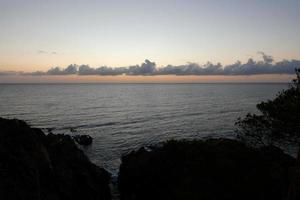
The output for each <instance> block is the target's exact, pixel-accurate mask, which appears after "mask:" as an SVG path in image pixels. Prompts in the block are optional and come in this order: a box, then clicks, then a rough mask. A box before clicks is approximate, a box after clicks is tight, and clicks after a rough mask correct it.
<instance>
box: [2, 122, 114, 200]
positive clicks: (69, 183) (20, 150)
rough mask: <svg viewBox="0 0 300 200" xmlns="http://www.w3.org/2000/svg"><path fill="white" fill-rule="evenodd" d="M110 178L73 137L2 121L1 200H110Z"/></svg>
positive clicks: (23, 124) (24, 124) (19, 123)
mask: <svg viewBox="0 0 300 200" xmlns="http://www.w3.org/2000/svg"><path fill="white" fill-rule="evenodd" d="M109 179H110V175H109V173H108V172H107V171H105V170H104V169H103V168H100V167H97V166H96V165H94V164H92V163H91V162H90V161H89V159H88V158H87V157H86V156H85V155H84V153H83V152H82V151H81V150H80V149H79V148H78V147H77V146H76V144H75V143H74V140H73V139H72V138H71V137H70V136H68V135H54V134H51V133H50V134H48V135H45V134H44V133H43V132H42V131H41V130H40V129H37V128H31V127H30V126H29V125H28V124H26V123H25V122H24V121H21V120H16V119H13V120H8V119H3V118H0V199H5V200H10V199H18V200H27V199H28V200H71V199H72V200H77V199H80V200H83V199H84V200H96V199H97V200H100V199H102V200H109V199H111V195H110V189H109Z"/></svg>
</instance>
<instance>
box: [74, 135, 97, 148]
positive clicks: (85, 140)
mask: <svg viewBox="0 0 300 200" xmlns="http://www.w3.org/2000/svg"><path fill="white" fill-rule="evenodd" d="M73 138H74V140H75V141H76V142H77V143H78V144H80V145H83V146H87V145H90V144H92V142H93V138H92V137H91V136H89V135H75V136H73Z"/></svg>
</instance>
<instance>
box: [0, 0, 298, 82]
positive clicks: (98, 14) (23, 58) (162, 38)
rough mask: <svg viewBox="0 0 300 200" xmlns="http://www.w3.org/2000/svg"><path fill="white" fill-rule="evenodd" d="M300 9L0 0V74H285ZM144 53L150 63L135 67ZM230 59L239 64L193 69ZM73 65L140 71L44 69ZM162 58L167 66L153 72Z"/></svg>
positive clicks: (270, 1) (15, 77)
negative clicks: (218, 68)
mask: <svg viewBox="0 0 300 200" xmlns="http://www.w3.org/2000/svg"><path fill="white" fill-rule="evenodd" d="M299 10H300V1H299V0H0V30H1V31H0V82H19V81H20V82H22V81H24V82H31V81H33V82H34V81H37V82H43V80H44V81H45V82H47V81H51V82H52V81H53V82H55V81H58V82H61V81H66V82H69V81H71V82H72V81H75V82H76V81H83V82H89V81H96V82H97V81H100V82H102V81H104V82H105V80H106V81H108V82H110V81H112V82H114V81H116V82H118V81H120V82H122V80H126V81H129V82H130V79H132V80H133V79H138V80H141V81H143V80H145V81H146V82H147V81H149V82H151V81H156V80H159V81H162V82H163V81H164V80H166V81H170V80H172V77H173V80H175V82H176V81H179V82H180V80H183V81H188V82H189V81H191V82H193V81H196V82H197V81H207V80H208V81H209V80H212V81H214V80H222V76H224V77H226V78H224V77H223V79H224V80H225V79H226V80H229V81H235V80H242V81H243V80H250V79H251V80H257V81H264V80H269V78H270V77H271V78H270V79H271V80H272V81H274V80H278V81H282V80H289V79H291V77H292V76H291V74H292V72H291V71H292V68H293V67H294V66H296V65H297V64H299V62H296V61H298V60H300V37H299V35H300V12H299ZM264 55H265V56H269V58H271V62H269V61H268V60H266V57H264ZM249 58H252V59H253V60H254V62H255V64H253V65H251V66H250V65H249ZM146 60H148V61H149V62H150V63H152V62H153V63H155V66H154V67H155V68H154V71H153V70H152V71H151V70H150V71H147V70H149V69H150V68H151V66H150V68H149V69H148V68H147V67H148V66H146V68H143V64H147V62H146ZM283 60H284V61H288V63H285V65H284V66H285V67H286V66H288V67H289V69H288V70H285V68H284V69H283V68H282V66H281V64H282V62H281V61H283ZM237 61H241V64H240V66H239V68H238V69H239V72H236V70H235V71H233V70H231V71H230V72H227V71H228V70H227V71H226V72H223V71H222V72H220V70H219V71H218V70H217V71H216V70H215V71H214V72H210V71H209V70H208V71H209V72H208V71H205V72H202V71H201V70H199V69H198V68H203V67H204V68H206V67H208V66H210V65H209V64H208V63H207V62H209V63H213V67H215V66H217V64H218V63H220V64H221V66H222V67H221V68H223V67H227V66H232V65H234V64H236V63H237ZM250 63H251V62H250ZM71 64H77V65H76V66H77V69H76V70H79V69H80V67H81V66H86V65H88V67H90V68H92V69H97V68H99V67H102V66H108V68H109V69H115V68H120V67H125V68H126V70H127V68H128V69H129V68H130V67H136V68H138V69H137V70H135V71H132V70H127V71H125V73H124V74H125V75H124V74H122V75H119V76H118V77H116V76H111V74H108V75H107V76H106V77H102V76H101V75H103V73H102V72H99V70H98V71H97V70H94V72H93V73H91V74H89V75H90V76H89V77H87V76H80V75H82V74H80V73H79V72H77V71H76V73H72V74H66V73H65V74H63V73H60V74H59V73H58V74H53V73H52V72H51V71H50V73H49V70H51V68H52V69H53V68H54V67H57V66H59V67H61V68H59V69H60V70H61V71H62V70H64V69H65V68H67V67H68V66H70V65H71ZM191 64H194V65H193V66H192V67H191ZM168 65H169V66H171V67H173V68H171V72H170V69H169V68H167V69H168V70H169V71H167V72H166V70H159V69H160V68H165V67H166V66H168ZM195 66H196V68H197V69H196V70H194V69H195ZM245 66H246V67H248V68H247V70H244V68H243V70H241V68H242V67H245ZM253 66H254V67H256V68H254V67H253ZM260 67H263V68H264V69H262V70H258V71H259V73H257V70H256V71H255V69H261V68H260ZM272 67H273V68H272ZM274 67H275V68H276V67H281V70H277V68H276V69H275V68H274ZM186 68H189V69H191V68H192V69H193V70H192V71H193V72H191V70H189V71H187V70H186ZM250 68H251V70H249V69H250ZM266 68H267V69H266ZM151 69H152V68H151ZM178 69H179V70H181V71H180V73H179V74H178ZM211 69H212V68H211ZM232 69H236V68H232ZM143 70H144V71H143ZM145 70H146V71H145ZM176 70H177V71H176ZM272 70H273V71H274V72H273V71H272ZM37 71H39V72H43V74H42V75H41V74H40V76H38V77H37V76H36V75H37V73H35V74H34V75H35V76H33V74H30V73H33V72H37ZM137 71H138V72H137ZM141 71H142V72H143V73H141ZM175 71H176V72H175ZM195 71H196V72H195ZM245 71H246V72H245ZM254 71H255V72H254ZM287 71H288V73H286V72H287ZM7 72H10V73H7ZM16 72H18V73H16ZM19 72H22V73H19ZM96 72H97V73H96ZM248 72H249V73H248ZM1 73H2V75H1ZM26 73H27V74H26ZM51 73H52V74H51ZM101 73H102V74H101ZM282 73H283V74H285V75H282V76H280V75H278V74H282ZM257 74H267V75H265V76H264V75H263V76H262V75H259V76H258V75H257ZM270 74H274V75H273V77H272V76H270ZM287 74H288V75H287ZM51 75H53V76H52V77H50V76H51ZM57 75H59V76H57ZM95 75H98V76H95ZM133 75H136V76H139V78H138V77H133ZM144 75H147V76H149V75H150V76H154V77H146V76H144ZM178 75H180V76H178ZM194 75H196V76H197V77H192V76H194ZM208 75H209V76H212V77H211V79H209V76H208ZM241 75H247V76H244V78H241V79H238V78H237V77H234V76H241ZM249 75H251V76H256V77H254V78H253V77H251V78H249V77H248V76H249ZM108 76H109V77H108ZM124 76H125V77H124ZM185 76H187V77H185ZM204 76H206V77H204ZM214 76H219V77H214ZM230 77H231V79H230ZM267 77H268V78H267ZM127 79H128V80H127ZM152 79H153V80H152Z"/></svg>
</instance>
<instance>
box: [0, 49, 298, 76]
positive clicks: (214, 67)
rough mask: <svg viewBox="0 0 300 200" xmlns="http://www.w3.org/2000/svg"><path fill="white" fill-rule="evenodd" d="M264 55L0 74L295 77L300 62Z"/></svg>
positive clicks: (147, 61) (87, 66) (69, 67)
mask: <svg viewBox="0 0 300 200" xmlns="http://www.w3.org/2000/svg"><path fill="white" fill-rule="evenodd" d="M257 53H258V54H260V55H261V56H262V60H260V61H255V60H253V59H252V58H249V59H248V61H247V62H246V63H241V62H240V61H236V62H235V63H234V64H231V65H226V66H223V65H222V64H220V63H217V64H213V63H211V62H207V63H206V64H204V65H199V64H197V63H187V64H184V65H167V66H164V67H160V68H158V67H157V66H156V63H155V62H151V61H150V60H147V59H146V60H145V62H143V63H142V64H140V65H133V66H127V67H107V66H101V67H96V68H93V67H90V66H89V65H76V64H71V65H69V66H68V67H66V68H61V67H52V68H50V69H49V70H48V71H45V72H43V71H36V72H29V73H28V72H26V73H25V72H0V75H2V76H3V75H16V74H18V75H31V76H44V75H50V76H51V75H79V76H88V75H99V76H116V75H123V74H125V75H129V76H137V75H142V76H155V75H177V76H185V75H197V76H201V75H233V76H234V75H258V74H293V73H294V70H295V68H299V67H300V60H282V61H280V62H274V59H273V57H272V56H270V55H267V54H265V53H264V52H257Z"/></svg>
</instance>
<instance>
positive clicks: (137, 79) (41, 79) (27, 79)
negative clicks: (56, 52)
mask: <svg viewBox="0 0 300 200" xmlns="http://www.w3.org/2000/svg"><path fill="white" fill-rule="evenodd" d="M293 78H294V75H274V74H272V75H271V74H268V75H252V76H192V75H191V76H174V75H159V76H126V75H122V76H78V75H67V76H2V77H0V83H229V82H241V83H243V82H244V83H245V82H290V81H291V80H292V79H293Z"/></svg>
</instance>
